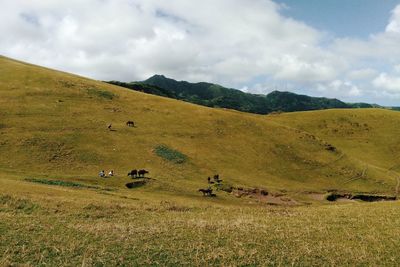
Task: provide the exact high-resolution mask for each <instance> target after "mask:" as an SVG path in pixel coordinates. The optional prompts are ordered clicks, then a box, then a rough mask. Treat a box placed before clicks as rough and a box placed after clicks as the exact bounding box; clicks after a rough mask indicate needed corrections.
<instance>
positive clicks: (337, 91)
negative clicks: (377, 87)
mask: <svg viewBox="0 0 400 267" xmlns="http://www.w3.org/2000/svg"><path fill="white" fill-rule="evenodd" d="M317 89H318V91H320V92H323V93H324V95H326V96H332V97H333V96H335V95H341V96H343V97H345V98H348V97H354V96H360V95H362V91H361V89H360V88H359V87H358V86H356V85H354V84H353V83H352V82H351V81H342V80H334V81H332V82H329V83H325V84H318V87H317Z"/></svg>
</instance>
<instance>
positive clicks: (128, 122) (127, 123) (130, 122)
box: [126, 121, 135, 127]
mask: <svg viewBox="0 0 400 267" xmlns="http://www.w3.org/2000/svg"><path fill="white" fill-rule="evenodd" d="M126 126H128V127H135V123H134V122H133V121H127V122H126Z"/></svg>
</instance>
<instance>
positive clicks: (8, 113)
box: [0, 57, 400, 266]
mask: <svg viewBox="0 0 400 267" xmlns="http://www.w3.org/2000/svg"><path fill="white" fill-rule="evenodd" d="M0 73H1V75H0V155H1V157H0V266H14V265H17V266H18V265H24V266H32V265H33V266H44V265H50V266H77V265H82V266H104V265H106V266H110V265H111V266H114V265H129V266H132V265H133V266H136V265H138V266H149V265H165V266H176V265H190V266H208V265H213V266H214V265H217V266H219V265H230V266H235V265H243V266H244V265H246V266H275V265H283V266H287V265H295V266H304V265H313V266H321V265H334V266H337V265H345V266H354V265H374V266H378V265H380V266H395V265H396V264H397V263H398V262H399V260H400V254H399V253H398V246H399V241H398V240H399V238H400V231H399V227H398V225H399V219H398V218H399V215H400V206H399V203H398V202H397V201H396V202H386V203H360V202H356V201H355V200H345V201H346V202H345V203H339V202H338V203H335V204H331V203H330V204H329V205H328V202H327V201H324V196H325V194H326V193H327V191H328V190H339V192H340V191H343V192H351V193H355V192H370V193H381V194H391V195H393V194H394V193H395V191H396V185H397V177H398V171H399V169H400V168H399V167H398V166H399V165H398V164H399V161H398V153H399V152H398V147H399V144H400V140H399V131H400V120H399V119H400V113H398V112H394V111H388V110H381V109H368V110H365V109H357V110H355V109H348V110H326V111H313V112H299V113H290V114H278V115H267V116H263V115H255V114H248V113H240V112H237V111H232V110H225V109H212V108H207V107H203V106H198V105H193V104H190V103H185V102H181V101H178V100H174V99H168V98H163V97H158V96H153V95H149V94H144V93H140V92H136V91H132V90H128V89H123V88H121V87H117V86H113V85H110V84H106V83H102V82H98V81H93V80H90V79H86V78H83V77H79V76H75V75H71V74H67V73H63V72H58V71H54V70H50V69H46V68H42V67H38V66H34V65H30V64H27V63H23V62H19V61H15V60H11V59H8V58H5V57H0ZM128 120H133V121H135V123H136V127H134V128H132V127H127V126H126V125H125V122H126V121H128ZM110 123H111V124H112V130H111V131H110V130H108V128H107V126H108V124H110ZM133 168H146V169H148V170H149V171H150V177H151V178H152V179H151V180H149V183H148V184H146V185H145V186H142V187H139V188H135V189H127V188H126V187H125V184H126V183H128V182H131V181H132V180H131V179H129V178H128V177H127V176H126V173H127V172H128V171H129V170H131V169H133ZM101 169H105V170H109V169H114V170H115V172H116V177H114V178H107V179H102V178H98V177H97V173H98V171H99V170H101ZM215 173H219V174H220V176H221V178H222V179H223V180H224V183H225V185H232V186H234V187H245V188H263V189H266V190H267V191H268V193H269V194H268V196H261V195H259V194H258V195H248V196H246V195H244V196H241V197H240V195H238V192H233V194H228V193H226V192H221V191H219V192H217V197H216V198H205V197H202V196H201V194H199V192H197V189H198V188H200V187H206V186H207V184H206V178H207V176H210V175H213V174H215ZM277 200H279V202H277ZM277 204H278V205H277Z"/></svg>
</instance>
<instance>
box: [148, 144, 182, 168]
mask: <svg viewBox="0 0 400 267" xmlns="http://www.w3.org/2000/svg"><path fill="white" fill-rule="evenodd" d="M154 152H155V153H156V155H157V156H159V157H161V158H163V159H165V160H168V161H171V162H173V163H176V164H182V163H185V162H186V161H187V156H186V155H185V154H183V153H181V152H179V151H178V150H175V149H172V148H169V147H168V146H166V145H159V146H157V147H156V148H155V149H154Z"/></svg>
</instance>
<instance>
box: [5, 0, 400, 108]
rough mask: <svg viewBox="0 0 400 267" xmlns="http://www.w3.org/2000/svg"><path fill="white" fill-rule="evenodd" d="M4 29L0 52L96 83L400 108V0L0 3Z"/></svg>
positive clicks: (18, 0)
mask: <svg viewBox="0 0 400 267" xmlns="http://www.w3.org/2000/svg"><path fill="white" fill-rule="evenodd" d="M93 7H95V12H93ZM0 34H1V36H2V39H1V41H0V54H2V55H5V56H9V57H13V58H17V59H20V60H25V61H28V62H31V63H34V64H38V65H44V66H47V67H50V68H56V69H60V70H63V71H68V72H72V73H76V74H80V75H83V76H87V77H90V78H94V79H99V80H121V81H134V80H144V79H146V78H148V77H150V76H152V75H154V74H164V75H166V76H168V77H171V78H174V79H178V80H188V81H191V82H199V81H207V82H213V83H218V84H221V85H223V86H226V87H231V88H238V89H241V90H243V91H247V92H252V93H261V94H267V93H269V92H271V91H272V90H288V91H293V92H297V93H304V94H309V95H313V96H326V97H335V98H339V99H342V100H344V101H348V102H359V101H365V102H373V103H378V104H383V105H397V106H399V105H400V49H399V44H400V0H399V1H393V0H275V1H272V0H202V1H194V0H168V1H161V0H86V1H81V0H69V1H43V0H30V1H25V0H3V1H2V8H1V9H0Z"/></svg>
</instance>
